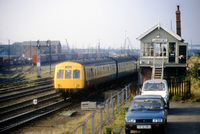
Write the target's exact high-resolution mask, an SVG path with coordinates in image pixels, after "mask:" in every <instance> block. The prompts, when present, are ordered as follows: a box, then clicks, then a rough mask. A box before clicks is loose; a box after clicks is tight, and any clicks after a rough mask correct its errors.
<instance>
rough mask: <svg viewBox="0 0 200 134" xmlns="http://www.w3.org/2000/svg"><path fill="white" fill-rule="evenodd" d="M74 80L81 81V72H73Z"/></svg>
mask: <svg viewBox="0 0 200 134" xmlns="http://www.w3.org/2000/svg"><path fill="white" fill-rule="evenodd" d="M73 79H80V70H74V71H73Z"/></svg>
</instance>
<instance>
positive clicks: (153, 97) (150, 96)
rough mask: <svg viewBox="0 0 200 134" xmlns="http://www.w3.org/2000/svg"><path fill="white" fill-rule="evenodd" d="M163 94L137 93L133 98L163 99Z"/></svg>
mask: <svg viewBox="0 0 200 134" xmlns="http://www.w3.org/2000/svg"><path fill="white" fill-rule="evenodd" d="M161 98H162V96H161V95H137V96H135V97H134V98H133V99H161Z"/></svg>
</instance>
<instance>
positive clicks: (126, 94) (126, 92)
mask: <svg viewBox="0 0 200 134" xmlns="http://www.w3.org/2000/svg"><path fill="white" fill-rule="evenodd" d="M125 91H126V103H127V102H128V101H127V99H128V90H127V86H126V87H125Z"/></svg>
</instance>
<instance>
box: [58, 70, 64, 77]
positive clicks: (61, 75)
mask: <svg viewBox="0 0 200 134" xmlns="http://www.w3.org/2000/svg"><path fill="white" fill-rule="evenodd" d="M57 79H63V70H58V71H57Z"/></svg>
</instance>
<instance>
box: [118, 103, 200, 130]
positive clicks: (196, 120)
mask: <svg viewBox="0 0 200 134" xmlns="http://www.w3.org/2000/svg"><path fill="white" fill-rule="evenodd" d="M167 120H168V125H167V134H200V103H170V110H169V113H168V118H167ZM136 133H143V134H149V132H136V131H135V132H133V131H132V134H136ZM121 134H125V132H124V129H123V130H122V132H121Z"/></svg>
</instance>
